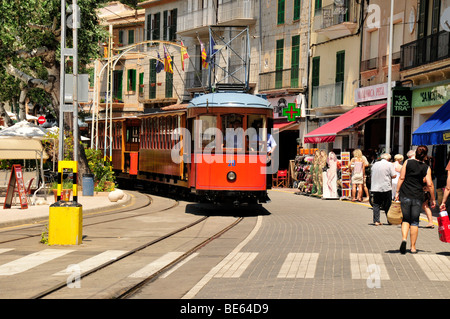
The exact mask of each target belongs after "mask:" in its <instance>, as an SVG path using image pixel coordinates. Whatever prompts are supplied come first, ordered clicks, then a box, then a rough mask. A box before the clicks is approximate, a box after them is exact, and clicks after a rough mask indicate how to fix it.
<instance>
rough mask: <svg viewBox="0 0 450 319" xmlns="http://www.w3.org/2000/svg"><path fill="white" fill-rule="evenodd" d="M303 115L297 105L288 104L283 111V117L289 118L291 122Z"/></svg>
mask: <svg viewBox="0 0 450 319" xmlns="http://www.w3.org/2000/svg"><path fill="white" fill-rule="evenodd" d="M300 115H301V110H300V109H298V108H297V107H296V104H295V103H288V106H287V107H285V108H284V109H283V116H287V118H288V121H289V122H293V121H295V119H296V118H297V117H299V116H300Z"/></svg>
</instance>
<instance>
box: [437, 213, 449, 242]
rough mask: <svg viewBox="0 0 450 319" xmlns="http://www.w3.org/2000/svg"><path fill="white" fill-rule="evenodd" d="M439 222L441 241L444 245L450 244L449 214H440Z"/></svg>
mask: <svg viewBox="0 0 450 319" xmlns="http://www.w3.org/2000/svg"><path fill="white" fill-rule="evenodd" d="M437 221H438V225H439V228H438V231H439V240H440V241H442V242H444V243H450V221H449V219H448V215H447V212H445V211H442V212H440V213H439V217H438V218H437Z"/></svg>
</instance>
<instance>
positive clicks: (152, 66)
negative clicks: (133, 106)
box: [148, 59, 156, 99]
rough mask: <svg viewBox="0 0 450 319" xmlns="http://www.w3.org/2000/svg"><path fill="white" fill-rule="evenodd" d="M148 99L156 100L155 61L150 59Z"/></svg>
mask: <svg viewBox="0 0 450 319" xmlns="http://www.w3.org/2000/svg"><path fill="white" fill-rule="evenodd" d="M149 71H150V72H149V75H150V81H149V95H148V98H149V99H156V59H150V70H149Z"/></svg>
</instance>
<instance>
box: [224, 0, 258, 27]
mask: <svg viewBox="0 0 450 319" xmlns="http://www.w3.org/2000/svg"><path fill="white" fill-rule="evenodd" d="M244 19H245V20H249V19H255V0H243V1H242V0H222V3H221V4H219V7H218V15H217V20H218V21H217V23H219V24H220V23H221V24H225V23H233V22H234V21H239V20H244Z"/></svg>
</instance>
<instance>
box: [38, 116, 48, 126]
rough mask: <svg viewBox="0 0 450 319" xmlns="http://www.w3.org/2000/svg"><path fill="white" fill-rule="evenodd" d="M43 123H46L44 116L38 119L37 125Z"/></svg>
mask: <svg viewBox="0 0 450 319" xmlns="http://www.w3.org/2000/svg"><path fill="white" fill-rule="evenodd" d="M45 121H46V120H45V116H42V115H41V116H39V118H38V123H39V124H44V123H45Z"/></svg>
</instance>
